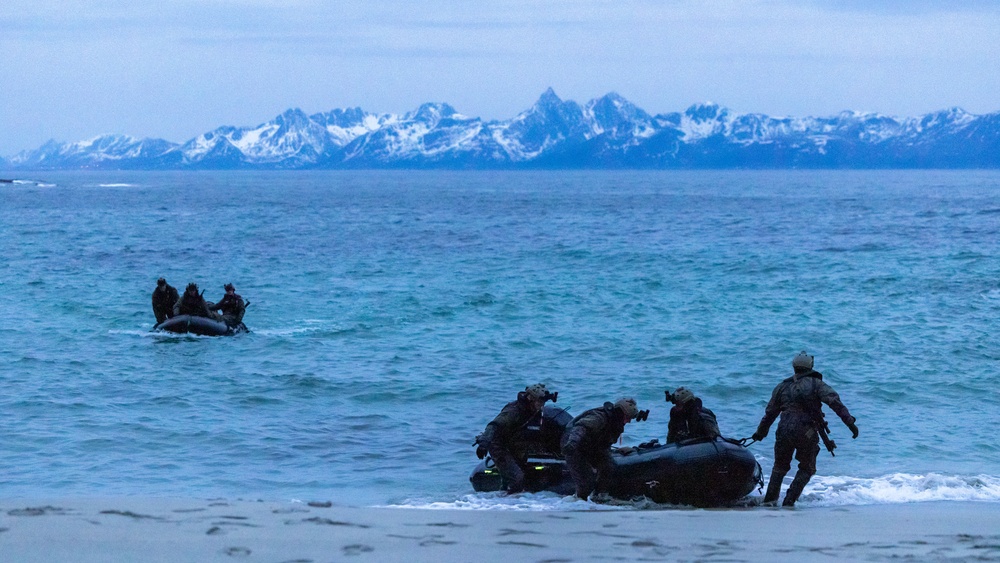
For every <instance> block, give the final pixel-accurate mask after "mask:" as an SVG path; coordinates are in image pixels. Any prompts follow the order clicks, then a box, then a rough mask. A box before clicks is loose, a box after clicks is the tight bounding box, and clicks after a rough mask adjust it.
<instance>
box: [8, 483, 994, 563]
mask: <svg viewBox="0 0 1000 563" xmlns="http://www.w3.org/2000/svg"><path fill="white" fill-rule="evenodd" d="M581 506H582V507H586V505H583V504H581ZM0 553H2V557H0V559H2V560H3V561H5V562H6V561H10V562H61V561H66V562H69V561H73V562H108V561H142V562H158V561H164V562H166V561H170V562H180V561H191V562H195V561H197V562H205V561H232V560H246V561H266V562H273V563H291V562H296V563H306V562H317V563H319V562H330V561H347V560H350V561H504V562H508V563H509V562H512V561H537V562H553V563H554V562H557V561H558V562H569V561H607V560H639V561H768V562H775V561H809V560H833V559H841V560H847V561H858V560H872V561H882V560H890V559H895V560H899V559H902V560H912V561H944V560H947V561H964V560H969V561H972V560H975V561H983V560H1000V504H998V503H972V502H936V503H910V504H898V505H877V506H852V507H839V508H797V509H778V508H754V509H728V510H696V509H671V510H612V511H595V510H580V511H538V512H526V511H513V510H427V509H408V508H356V507H345V506H337V505H332V504H329V503H326V502H311V503H304V502H303V503H298V502H295V503H291V502H289V503H279V502H254V501H228V500H194V499H159V498H153V499H150V498H132V497H121V498H100V499H77V498H72V499H4V500H2V501H0Z"/></svg>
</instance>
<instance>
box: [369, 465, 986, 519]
mask: <svg viewBox="0 0 1000 563" xmlns="http://www.w3.org/2000/svg"><path fill="white" fill-rule="evenodd" d="M786 488H787V487H786ZM760 499H761V497H760V496H759V495H756V494H755V495H751V496H750V497H747V498H746V499H744V501H742V502H737V503H735V504H734V505H733V507H734V508H745V507H746V506H752V505H756V504H759V502H760ZM935 501H957V502H968V501H986V502H1000V477H995V476H992V475H974V476H973V475H965V476H963V475H942V474H938V473H929V474H927V475H914V474H908V473H893V474H890V475H883V476H880V477H874V478H870V479H866V478H860V477H843V476H831V477H815V478H813V480H812V481H810V483H809V486H807V487H806V490H805V493H804V494H803V495H802V497H801V498H800V499H799V501H798V503H796V506H801V507H809V506H814V507H831V506H862V505H873V504H907V503H916V502H935ZM388 506H389V507H391V508H421V509H429V510H521V511H526V512H545V511H581V510H582V511H587V510H669V509H690V508H691V507H685V506H676V505H666V504H657V503H654V502H652V501H650V500H648V499H645V498H643V499H636V500H617V499H599V500H598V502H593V501H581V500H578V499H577V498H576V497H574V496H572V495H570V496H562V495H558V494H555V493H549V492H542V493H525V494H520V495H505V494H502V493H477V494H468V495H464V496H461V497H459V498H457V499H454V500H448V501H443V500H437V501H435V500H423V499H407V500H405V501H403V502H401V503H398V504H392V505H388Z"/></svg>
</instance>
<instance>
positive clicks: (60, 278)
mask: <svg viewBox="0 0 1000 563" xmlns="http://www.w3.org/2000/svg"><path fill="white" fill-rule="evenodd" d="M38 176H40V177H39V178H35V177H31V178H27V180H35V181H31V182H26V183H20V184H4V185H0V496H6V497H10V496H21V495H28V496H32V495H74V496H92V495H106V494H111V495H118V494H124V495H162V496H227V497H240V498H265V499H274V500H281V499H310V500H313V499H320V500H321V499H331V500H335V501H337V502H345V503H351V504H363V505H371V504H400V505H411V506H413V505H415V506H452V507H462V506H472V507H528V508H532V507H534V508H546V507H549V508H551V507H559V506H560V503H561V502H562V500H561V499H559V498H558V497H555V496H546V495H545V494H542V495H526V496H524V497H521V498H518V499H514V500H511V499H501V498H497V497H496V496H495V495H476V494H473V493H472V490H471V487H470V485H469V482H468V475H469V473H470V472H471V470H472V468H473V466H474V465H475V462H476V461H477V460H476V458H475V456H474V453H473V452H474V448H473V447H472V446H471V443H472V440H473V437H474V436H475V435H476V434H477V433H479V432H480V431H481V430H482V428H483V427H484V426H485V424H486V423H487V422H488V421H489V420H491V419H492V417H493V416H494V415H495V414H496V413H497V412H498V410H499V409H500V407H501V406H502V405H503V404H504V403H505V402H507V401H508V400H511V399H512V398H513V396H514V394H515V393H516V392H517V391H518V390H520V389H523V387H524V386H525V385H526V384H528V383H533V382H536V381H543V382H546V383H547V384H548V385H549V387H550V388H553V389H555V390H558V391H559V393H560V395H559V397H560V398H559V403H558V404H559V405H560V406H563V407H566V408H568V409H569V410H570V411H571V412H573V413H578V412H581V411H583V410H585V409H587V408H591V407H595V406H598V405H600V404H601V403H603V402H604V401H605V400H614V399H615V398H617V397H619V396H622V395H631V396H634V397H636V398H637V400H638V402H639V406H640V408H645V409H651V411H652V413H651V415H650V417H649V421H648V422H642V423H633V424H631V425H629V426H628V427H627V430H626V434H625V436H624V438H623V442H624V443H625V444H635V443H637V442H639V441H644V440H646V439H650V438H653V437H660V438H661V440H662V438H663V436H664V434H665V432H666V419H667V413H668V410H669V409H668V407H669V405H668V404H667V403H665V402H664V400H663V390H664V389H666V388H674V387H676V386H678V385H685V386H687V387H690V388H692V389H693V390H694V391H695V392H696V393H697V394H698V395H699V396H701V397H702V398H703V400H704V402H705V404H706V406H708V407H709V408H711V409H713V410H714V411H715V412H716V414H717V415H718V417H719V421H720V426H721V427H722V430H723V432H724V434H726V435H729V436H732V437H736V438H741V437H744V436H749V435H750V434H751V433H752V432H753V430H754V429H755V427H756V424H757V422H758V420H759V418H760V416H761V414H762V413H763V407H764V404H765V403H766V402H767V400H768V398H769V396H770V392H771V389H772V388H773V386H774V385H775V384H776V383H777V382H778V381H780V380H781V379H782V378H784V377H786V376H787V375H789V371H790V360H791V358H792V356H794V355H795V353H797V352H798V351H799V350H800V349H806V350H808V351H809V352H810V353H813V354H815V356H816V368H817V369H818V370H819V371H821V372H823V373H824V374H825V376H826V380H827V381H828V382H829V383H830V384H831V385H833V386H834V387H835V388H836V389H837V390H838V391H839V392H840V394H841V397H842V398H843V400H844V402H845V403H846V404H847V406H848V407H849V408H850V409H851V411H852V413H853V414H854V415H855V416H856V417H857V418H858V425H859V427H860V429H861V436H860V438H858V439H857V440H851V439H850V436H849V433H848V432H847V430H846V429H845V428H844V427H843V426H842V425H840V423H839V422H838V421H837V420H836V419H835V418H834V419H833V420H832V421H831V427H832V428H833V437H834V438H835V439H836V440H837V441H838V444H839V445H840V448H839V449H838V450H837V456H836V457H835V458H834V457H830V456H829V455H827V454H826V452H822V453H821V457H820V460H819V474H818V475H817V477H816V478H815V479H814V480H813V482H812V483H811V484H810V487H809V488H808V489H807V494H806V495H805V497H803V500H802V501H801V504H806V505H808V504H814V505H833V504H856V503H880V502H915V501H920V500H940V499H957V500H969V499H976V500H987V501H1000V441H998V439H997V436H998V432H1000V415H998V414H997V412H998V409H997V406H998V401H997V392H996V387H997V384H998V382H1000V376H998V366H1000V343H998V337H997V333H998V332H1000V331H998V328H1000V327H998V321H997V317H998V315H1000V258H998V249H1000V247H998V240H1000V239H998V235H1000V172H983V171H971V172H970V171H949V172H945V171H929V172H928V171H919V172H909V171H907V172H898V171H871V172H868V171H862V172H858V171H828V172H816V171H764V172H760V171H755V172H740V171H730V172H705V171H700V172H536V173H535V172H516V173H509V172H412V171H405V172H267V173H263V172H171V173H153V172H99V173H98V172H64V173H44V174H40V175H38ZM160 276H164V277H166V278H167V280H168V281H169V282H170V283H171V284H173V285H175V286H177V287H178V288H183V286H184V285H185V284H186V283H187V282H189V281H194V282H197V283H199V284H200V286H201V287H202V288H204V289H206V290H207V291H206V294H205V295H206V298H208V299H210V300H215V299H218V298H220V297H221V296H222V293H223V291H222V285H223V284H224V283H226V282H230V281H231V282H233V283H234V284H235V285H236V287H237V290H238V292H239V293H240V294H241V295H242V296H243V297H244V298H245V299H247V300H249V301H250V302H251V305H250V308H249V309H248V311H247V315H246V319H245V322H246V324H247V325H248V326H249V327H250V329H251V330H252V331H253V332H252V333H251V334H247V335H241V336H237V337H233V338H194V337H190V338H189V337H174V336H163V335H157V334H152V333H150V332H149V328H150V327H151V326H152V324H153V317H152V313H151V310H150V293H151V291H152V289H153V287H154V285H155V280H156V279H157V278H158V277H160ZM773 432H774V431H773V429H772V433H771V435H770V436H769V437H768V439H767V440H766V441H765V442H764V443H762V444H755V445H753V446H752V449H753V451H754V452H755V453H756V454H757V455H758V457H759V459H760V461H761V463H762V465H763V466H764V470H765V473H767V472H769V470H770V463H771V447H772V445H773V436H774V433H773Z"/></svg>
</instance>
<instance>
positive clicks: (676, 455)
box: [469, 405, 763, 507]
mask: <svg viewBox="0 0 1000 563" xmlns="http://www.w3.org/2000/svg"><path fill="white" fill-rule="evenodd" d="M571 420H572V416H571V415H569V413H566V411H563V410H562V409H558V408H556V407H553V406H551V405H550V406H546V407H545V409H543V413H542V417H541V421H540V423H537V424H535V425H529V426H528V427H526V429H525V431H524V434H525V436H524V438H525V440H526V442H527V443H535V444H538V445H540V446H541V447H539V448H535V449H534V450H533V451H532V450H529V451H531V453H530V454H529V456H528V465H527V467H528V469H527V471H526V472H525V488H526V489H527V490H529V491H532V492H538V491H553V492H556V493H559V494H563V495H570V494H573V493H574V491H575V487H574V484H573V479H572V478H571V477H570V475H569V470H568V469H567V468H566V464H565V462H564V461H563V459H562V456H561V455H560V454H557V453H554V452H556V451H558V450H557V448H556V446H555V444H558V438H557V436H561V435H562V431H563V430H564V429H565V427H566V425H567V424H569V422H570V421H571ZM612 459H613V461H614V469H613V470H612V473H611V475H610V476H609V478H608V479H607V481H606V483H603V484H601V485H599V487H600V488H599V491H598V492H604V493H607V494H609V495H611V496H612V497H614V498H618V499H625V500H630V499H634V498H637V497H646V498H648V499H650V500H652V501H653V502H657V503H670V504H689V505H694V506H700V507H709V506H723V505H727V504H732V503H734V502H736V501H738V500H740V499H741V498H743V497H745V496H747V495H749V494H750V492H751V491H753V490H754V489H755V488H757V487H760V486H762V484H763V476H762V474H761V467H760V464H758V463H757V459H756V458H754V456H753V454H752V453H751V452H750V450H748V449H747V448H745V447H743V446H741V445H740V444H739V443H738V442H736V441H733V440H729V439H726V438H715V439H709V438H702V439H693V440H687V441H682V442H677V443H673V444H666V445H654V446H652V447H648V448H640V449H639V450H638V451H637V452H635V453H630V454H628V455H621V454H619V453H617V452H614V451H613V452H612ZM469 480H470V481H471V482H472V487H473V489H475V490H476V491H500V490H503V487H504V485H505V484H504V482H503V478H502V477H501V476H500V473H499V472H498V471H497V470H496V468H495V467H493V466H492V460H490V459H489V458H488V457H487V458H486V460H484V461H482V462H480V463H479V465H478V466H477V467H476V468H475V470H473V472H472V475H471V476H470V477H469Z"/></svg>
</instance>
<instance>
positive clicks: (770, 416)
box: [753, 385, 782, 440]
mask: <svg viewBox="0 0 1000 563" xmlns="http://www.w3.org/2000/svg"><path fill="white" fill-rule="evenodd" d="M781 388H782V386H781V385H778V386H777V387H775V388H774V391H772V392H771V400H770V401H768V402H767V406H766V407H764V416H763V417H762V418H761V419H760V424H758V425H757V431H756V432H754V434H753V438H754V439H755V440H763V439H764V438H765V437H766V436H767V431H768V430H770V429H771V425H772V424H774V421H775V419H777V418H778V415H779V414H781V401H780V399H779V398H778V394H779V392H780V390H781Z"/></svg>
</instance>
